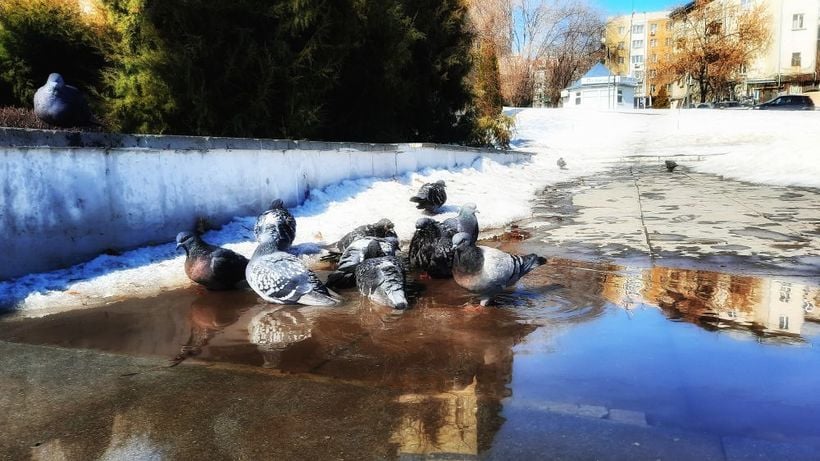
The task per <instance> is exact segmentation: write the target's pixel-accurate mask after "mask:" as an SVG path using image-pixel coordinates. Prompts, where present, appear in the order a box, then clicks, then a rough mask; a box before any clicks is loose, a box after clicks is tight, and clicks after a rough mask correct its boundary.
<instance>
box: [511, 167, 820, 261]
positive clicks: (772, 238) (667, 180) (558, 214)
mask: <svg viewBox="0 0 820 461" xmlns="http://www.w3.org/2000/svg"><path fill="white" fill-rule="evenodd" d="M690 161H691V162H694V161H696V160H690ZM656 162H657V161H655V162H646V161H644V162H637V161H633V162H630V163H625V164H620V165H618V166H616V167H615V168H613V169H612V170H611V171H609V172H608V173H605V174H602V175H599V176H595V177H591V178H583V179H581V180H579V181H575V182H571V183H564V184H558V185H555V186H550V187H548V188H546V189H545V190H544V191H543V193H542V194H541V195H540V196H539V197H538V198H537V200H536V206H535V208H534V211H533V216H532V218H531V219H528V220H526V221H524V222H523V223H522V227H524V228H526V229H528V230H529V231H531V232H533V237H534V239H533V240H535V242H532V243H530V244H529V245H530V246H537V247H538V248H539V249H542V250H543V249H544V245H543V243H546V244H547V245H546V246H547V250H548V251H550V252H552V253H553V254H560V255H563V256H568V257H582V258H592V259H621V258H627V259H631V260H632V262H633V263H638V264H641V265H652V264H654V263H655V262H658V261H660V260H664V264H670V263H672V262H678V263H680V264H684V265H698V266H699V267H704V268H711V269H726V268H729V269H731V270H738V271H741V272H745V273H761V272H764V273H765V272H768V271H773V270H776V271H778V272H779V273H788V274H794V275H812V274H814V275H817V274H820V190H817V189H810V188H786V187H779V186H769V185H757V184H747V183H742V182H738V181H732V180H724V179H722V178H720V177H718V176H713V175H708V174H702V173H695V172H692V171H689V170H688V169H687V168H686V166H685V165H682V166H680V167H678V168H677V169H676V170H675V171H674V172H673V173H669V172H667V171H666V169H665V168H664V166H663V164H662V162H661V163H656ZM538 242H541V244H540V245H539V243H538Z"/></svg>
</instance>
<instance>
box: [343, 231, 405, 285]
mask: <svg viewBox="0 0 820 461" xmlns="http://www.w3.org/2000/svg"><path fill="white" fill-rule="evenodd" d="M397 251H399V240H398V239H397V238H396V237H386V238H379V237H362V238H360V239H357V240H354V241H353V243H351V244H350V245H348V247H347V248H346V249H345V251H344V252H343V253H342V256H341V257H340V258H339V265H338V266H336V270H335V271H333V272H331V273H330V275H328V277H327V286H329V287H331V288H350V287H352V286H354V285H355V284H356V267H357V266H358V265H359V263H361V262H362V261H364V260H365V259H369V258H378V257H380V256H395V255H396V252H397Z"/></svg>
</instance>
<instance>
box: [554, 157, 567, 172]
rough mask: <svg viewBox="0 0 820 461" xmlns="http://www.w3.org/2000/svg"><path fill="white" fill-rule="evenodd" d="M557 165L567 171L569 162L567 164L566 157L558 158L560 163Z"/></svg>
mask: <svg viewBox="0 0 820 461" xmlns="http://www.w3.org/2000/svg"><path fill="white" fill-rule="evenodd" d="M555 163H556V164H557V165H558V168H560V169H562V170H566V169H567V162H566V160H564V157H558V161H557V162H555Z"/></svg>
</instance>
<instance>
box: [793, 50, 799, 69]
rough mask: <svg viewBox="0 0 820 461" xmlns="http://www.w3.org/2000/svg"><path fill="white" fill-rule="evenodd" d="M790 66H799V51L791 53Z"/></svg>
mask: <svg viewBox="0 0 820 461" xmlns="http://www.w3.org/2000/svg"><path fill="white" fill-rule="evenodd" d="M792 67H800V53H792Z"/></svg>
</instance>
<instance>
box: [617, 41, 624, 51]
mask: <svg viewBox="0 0 820 461" xmlns="http://www.w3.org/2000/svg"><path fill="white" fill-rule="evenodd" d="M618 49H619V50H622V49H624V42H618Z"/></svg>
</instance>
